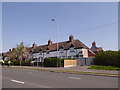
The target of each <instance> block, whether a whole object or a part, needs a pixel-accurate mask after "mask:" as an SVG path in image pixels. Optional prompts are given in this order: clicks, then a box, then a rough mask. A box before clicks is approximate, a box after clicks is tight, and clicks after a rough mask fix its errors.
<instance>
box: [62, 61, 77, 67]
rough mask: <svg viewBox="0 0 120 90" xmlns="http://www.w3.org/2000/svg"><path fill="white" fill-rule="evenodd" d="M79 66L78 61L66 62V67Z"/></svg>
mask: <svg viewBox="0 0 120 90" xmlns="http://www.w3.org/2000/svg"><path fill="white" fill-rule="evenodd" d="M72 66H77V60H64V67H72Z"/></svg>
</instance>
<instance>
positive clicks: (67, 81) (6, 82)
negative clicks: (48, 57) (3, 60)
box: [2, 68, 118, 88]
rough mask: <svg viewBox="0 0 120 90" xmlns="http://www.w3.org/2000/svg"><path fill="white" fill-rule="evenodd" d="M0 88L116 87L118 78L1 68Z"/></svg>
mask: <svg viewBox="0 0 120 90" xmlns="http://www.w3.org/2000/svg"><path fill="white" fill-rule="evenodd" d="M2 88H118V78H117V77H106V76H94V75H82V74H70V73H57V72H48V71H37V70H28V69H15V68H2Z"/></svg>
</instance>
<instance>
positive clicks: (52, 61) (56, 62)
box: [44, 58, 64, 67]
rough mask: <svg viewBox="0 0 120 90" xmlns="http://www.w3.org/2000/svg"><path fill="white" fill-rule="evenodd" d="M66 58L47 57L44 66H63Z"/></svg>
mask: <svg viewBox="0 0 120 90" xmlns="http://www.w3.org/2000/svg"><path fill="white" fill-rule="evenodd" d="M63 65H64V59H60V58H45V59H44V66H45V67H63Z"/></svg>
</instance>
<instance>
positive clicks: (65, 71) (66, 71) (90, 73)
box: [6, 67, 120, 76]
mask: <svg viewBox="0 0 120 90" xmlns="http://www.w3.org/2000/svg"><path fill="white" fill-rule="evenodd" d="M6 68H16V69H30V70H38V71H50V72H63V73H78V74H88V75H105V76H120V74H110V73H95V72H80V71H68V70H51V69H37V68H23V67H6Z"/></svg>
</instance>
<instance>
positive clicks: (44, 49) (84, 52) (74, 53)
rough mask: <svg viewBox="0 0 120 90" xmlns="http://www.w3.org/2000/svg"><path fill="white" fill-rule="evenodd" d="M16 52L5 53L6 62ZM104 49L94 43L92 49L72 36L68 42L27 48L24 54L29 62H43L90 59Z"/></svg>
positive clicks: (50, 42)
mask: <svg viewBox="0 0 120 90" xmlns="http://www.w3.org/2000/svg"><path fill="white" fill-rule="evenodd" d="M13 51H14V48H13V49H10V50H9V51H8V52H6V53H3V57H4V60H7V58H8V57H9V56H11V55H12V54H13V53H12V52H13ZM101 51H103V50H102V47H97V46H96V43H95V42H93V43H92V47H91V48H88V47H87V46H86V45H85V44H83V43H82V42H81V41H80V40H78V39H74V37H73V36H72V35H70V36H69V39H68V41H63V42H58V43H53V42H52V41H51V40H48V43H47V44H46V45H40V46H37V44H35V43H34V44H33V45H32V47H25V48H24V54H26V53H27V55H28V54H29V55H28V56H29V57H28V59H25V60H29V59H32V60H33V61H38V62H42V61H43V60H44V58H88V57H94V56H95V55H96V54H97V52H101Z"/></svg>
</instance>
